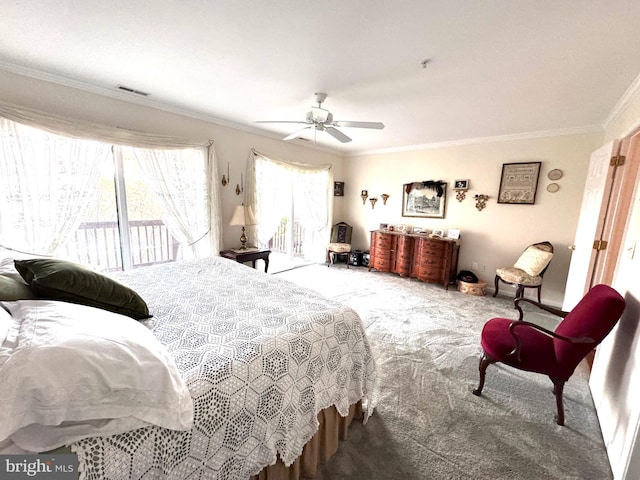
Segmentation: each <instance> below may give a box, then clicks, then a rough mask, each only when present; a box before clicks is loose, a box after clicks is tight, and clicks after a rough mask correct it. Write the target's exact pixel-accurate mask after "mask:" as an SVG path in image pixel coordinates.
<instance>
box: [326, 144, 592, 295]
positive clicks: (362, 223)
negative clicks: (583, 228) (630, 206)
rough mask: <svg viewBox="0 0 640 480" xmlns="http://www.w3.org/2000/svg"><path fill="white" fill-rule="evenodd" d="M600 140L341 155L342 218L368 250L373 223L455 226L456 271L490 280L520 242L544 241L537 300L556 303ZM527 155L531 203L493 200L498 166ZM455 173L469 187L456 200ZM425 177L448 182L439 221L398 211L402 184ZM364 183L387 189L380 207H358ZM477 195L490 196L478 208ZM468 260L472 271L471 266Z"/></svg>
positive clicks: (366, 186) (508, 261) (374, 191)
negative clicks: (556, 174) (532, 169)
mask: <svg viewBox="0 0 640 480" xmlns="http://www.w3.org/2000/svg"><path fill="white" fill-rule="evenodd" d="M602 142H603V135H602V134H597V133H593V134H582V135H565V136H553V137H545V138H535V139H527V140H516V141H514V140H511V141H495V142H491V143H478V144H469V145H464V146H455V147H447V148H438V149H427V150H421V151H411V152H403V153H389V154H378V155H366V156H360V157H353V158H347V159H346V167H345V171H346V175H345V181H346V184H347V187H346V188H345V190H346V194H345V197H344V199H342V200H343V201H344V202H345V210H344V212H345V215H344V220H345V221H347V222H349V223H352V224H353V225H354V240H353V243H354V244H355V246H356V247H357V248H361V249H367V248H369V230H372V229H376V228H378V225H379V224H380V223H389V224H396V223H402V224H410V225H412V226H420V227H423V228H427V229H433V228H440V229H444V230H447V229H449V228H456V229H460V230H461V248H460V261H459V270H461V269H465V270H473V271H474V272H475V273H477V275H478V276H479V277H480V278H481V279H483V280H485V281H488V282H489V283H490V285H492V284H493V278H494V276H495V269H496V268H497V267H501V266H508V265H511V264H513V263H514V262H515V260H516V259H517V257H518V256H519V254H520V253H521V251H522V249H523V248H524V247H525V246H526V245H528V244H530V243H534V242H537V241H543V240H548V241H550V242H551V243H552V244H553V245H554V247H555V251H556V255H555V256H554V259H553V261H552V263H551V265H550V267H549V269H548V271H547V273H546V275H545V282H544V287H543V301H545V302H548V303H551V304H554V305H561V303H562V299H563V295H564V288H565V282H566V277H567V272H568V268H569V261H570V258H571V255H570V251H569V249H568V246H569V245H571V244H573V240H574V235H575V230H576V225H577V220H578V214H579V210H580V204H581V200H582V191H583V189H584V183H585V179H586V170H587V165H588V162H589V155H590V154H591V152H592V151H593V150H595V149H596V148H597V147H598V146H600V144H602ZM534 161H535V162H538V161H539V162H542V170H541V174H540V181H539V184H538V190H537V197H536V203H535V205H506V204H498V203H497V201H496V198H497V194H498V189H499V185H500V176H501V171H502V164H503V163H511V162H534ZM555 168H559V169H561V170H562V171H563V172H564V175H563V177H562V178H561V179H560V180H558V181H557V183H558V184H559V185H560V190H559V191H558V192H557V193H549V192H548V191H547V190H546V187H547V185H548V184H549V183H551V181H550V180H548V178H547V173H548V172H549V171H550V170H552V169H555ZM337 179H338V178H336V180H337ZM456 179H469V185H470V190H469V191H468V192H467V198H466V199H465V200H463V201H462V202H458V201H457V200H456V198H455V191H453V190H451V184H452V182H453V180H456ZM424 180H444V181H446V182H448V184H449V189H448V191H447V205H446V212H445V218H444V219H421V218H408V217H402V215H401V212H402V185H403V184H405V183H409V182H414V181H424ZM363 189H366V190H368V191H369V195H370V196H374V195H375V196H378V197H379V196H380V194H382V193H387V194H389V195H390V198H389V200H388V202H387V205H386V206H383V205H382V202H380V201H379V202H378V203H377V204H376V206H375V208H374V209H372V208H371V205H370V203H369V202H368V201H367V203H366V205H362V200H361V199H360V197H359V194H360V190H363ZM480 193H481V194H486V195H489V196H490V200H489V201H488V202H487V206H486V208H485V209H484V210H482V211H478V210H477V209H476V208H475V200H474V198H473V196H474V195H475V194H480ZM474 262H477V263H478V264H479V271H478V270H476V269H473V268H472V266H473V263H474ZM483 265H486V269H485V270H482V266H483ZM502 288H503V287H501V290H500V292H501V293H502V292H503V291H504V292H505V293H506V294H509V295H511V294H512V293H513V292H514V290H513V288H511V287H509V286H506V285H505V286H504V290H503V289H502Z"/></svg>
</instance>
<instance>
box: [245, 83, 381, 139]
mask: <svg viewBox="0 0 640 480" xmlns="http://www.w3.org/2000/svg"><path fill="white" fill-rule="evenodd" d="M314 95H315V99H316V102H318V106H317V107H311V110H310V111H308V112H307V113H306V115H305V119H304V121H295V120H261V121H258V122H256V123H297V124H301V125H306V126H305V127H303V128H302V129H301V130H298V131H297V132H294V133H292V134H291V135H288V136H286V137H284V138H283V140H293V139H296V138H299V137H300V134H301V133H302V132H303V131H304V130H307V129H310V128H313V138H314V143H315V137H316V133H317V132H318V131H320V132H326V133H328V134H329V135H331V136H332V137H333V138H335V139H336V140H338V141H339V142H342V143H347V142H350V141H351V138H349V137H348V136H347V135H345V134H344V133H342V132H341V131H340V130H338V129H337V128H335V127H351V128H373V129H379V130H380V129H383V128H384V124H383V123H381V122H352V121H338V120H335V121H334V120H333V114H332V113H331V112H330V111H329V110H327V109H325V108H322V102H324V101H325V99H326V98H327V94H326V93H322V92H316V93H315V94H314Z"/></svg>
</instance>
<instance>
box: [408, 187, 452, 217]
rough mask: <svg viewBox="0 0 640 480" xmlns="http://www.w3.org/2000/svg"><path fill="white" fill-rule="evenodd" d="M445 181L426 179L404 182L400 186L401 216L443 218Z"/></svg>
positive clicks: (445, 194)
mask: <svg viewBox="0 0 640 480" xmlns="http://www.w3.org/2000/svg"><path fill="white" fill-rule="evenodd" d="M446 201H447V183H446V182H443V181H440V180H438V181H435V180H427V181H424V182H412V183H405V184H404V185H403V188H402V216H403V217H422V218H444V212H445V206H446Z"/></svg>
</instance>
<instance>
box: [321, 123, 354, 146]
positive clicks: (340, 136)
mask: <svg viewBox="0 0 640 480" xmlns="http://www.w3.org/2000/svg"><path fill="white" fill-rule="evenodd" d="M324 131H325V132H327V133H328V134H329V135H331V136H332V137H333V138H335V139H336V140H340V141H341V142H342V143H347V142H350V141H351V139H350V138H349V137H347V136H346V135H345V134H344V133H342V132H341V131H340V130H338V129H335V128H333V127H327V126H325V127H324Z"/></svg>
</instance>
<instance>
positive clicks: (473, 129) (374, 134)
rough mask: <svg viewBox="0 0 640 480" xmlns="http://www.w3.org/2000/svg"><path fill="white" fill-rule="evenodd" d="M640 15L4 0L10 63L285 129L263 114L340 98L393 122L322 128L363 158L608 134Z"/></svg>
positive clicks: (332, 0)
mask: <svg viewBox="0 0 640 480" xmlns="http://www.w3.org/2000/svg"><path fill="white" fill-rule="evenodd" d="M638 20H640V2H639V1H637V0H628V1H627V0H609V1H605V0H602V1H600V0H580V1H578V0H428V1H427V0H414V1H411V0H393V1H391V0H359V1H356V0H351V1H350V0H323V1H317V0H220V1H211V0H210V1H206V0H173V1H171V0H153V1H152V0H145V1H143V0H109V1H103V0H100V1H98V0H39V1H28V0H0V68H3V69H6V70H13V71H19V72H22V73H27V74H31V75H34V76H38V75H45V76H46V78H48V79H54V80H55V81H59V82H61V83H69V84H73V85H75V86H80V87H81V88H86V89H88V90H96V91H102V92H109V93H110V94H113V95H118V96H124V97H126V98H133V96H134V94H123V93H120V92H118V93H116V90H115V87H116V86H117V85H125V86H127V87H131V88H134V89H137V90H141V91H144V92H148V93H150V96H149V97H148V98H147V99H146V100H142V99H140V98H139V97H136V98H135V101H137V102H146V103H147V104H151V105H156V106H161V108H166V109H169V110H173V111H189V112H192V113H193V115H194V116H197V117H199V118H209V119H213V120H214V121H221V122H222V123H227V124H228V122H231V123H233V124H239V125H242V126H244V127H243V128H249V129H252V130H255V131H257V130H258V129H261V131H263V132H265V131H266V132H270V133H267V134H271V135H273V134H277V135H278V136H285V135H287V134H289V133H292V132H293V131H295V130H296V129H297V128H298V127H297V126H296V125H272V124H269V125H262V124H256V123H255V121H257V120H303V119H304V115H305V113H306V112H307V110H309V107H311V106H312V105H314V99H313V94H314V92H326V93H328V95H329V96H328V98H327V100H326V102H325V103H324V107H325V108H327V109H328V110H330V111H331V112H332V113H333V115H334V117H335V119H336V120H352V121H353V120H355V121H380V122H383V123H384V124H385V125H386V127H385V129H384V130H381V131H380V130H364V129H353V128H344V129H342V130H343V132H344V133H346V134H347V135H349V136H350V137H352V138H353V141H352V142H350V143H346V144H341V143H339V142H338V141H337V140H335V139H334V138H332V137H330V136H329V135H327V134H324V133H323V134H318V137H317V143H318V145H319V146H322V147H323V148H331V149H335V150H336V151H337V152H341V153H342V154H345V155H351V154H354V153H358V152H365V151H367V152H370V151H380V150H396V149H397V150H400V149H405V148H412V147H416V146H426V145H430V144H434V143H435V144H441V143H449V142H456V141H464V140H470V139H482V138H486V137H495V136H519V135H523V136H524V135H532V134H536V133H538V132H552V133H562V132H573V131H593V130H595V129H601V128H602V127H603V125H605V124H606V122H607V121H608V118H610V115H612V112H615V109H616V104H617V103H618V102H619V100H620V99H621V98H622V97H623V95H624V94H625V92H627V91H628V89H629V88H630V87H632V86H634V85H636V84H637V82H638V80H637V77H638V73H639V72H640V54H639V53H638V52H639V50H640V49H639V48H638V47H639V46H640V28H638ZM425 59H430V63H429V64H428V65H427V67H426V68H422V65H421V62H422V61H423V60H425ZM634 88H635V87H634Z"/></svg>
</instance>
